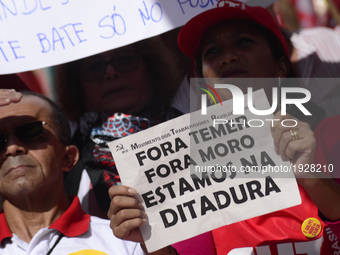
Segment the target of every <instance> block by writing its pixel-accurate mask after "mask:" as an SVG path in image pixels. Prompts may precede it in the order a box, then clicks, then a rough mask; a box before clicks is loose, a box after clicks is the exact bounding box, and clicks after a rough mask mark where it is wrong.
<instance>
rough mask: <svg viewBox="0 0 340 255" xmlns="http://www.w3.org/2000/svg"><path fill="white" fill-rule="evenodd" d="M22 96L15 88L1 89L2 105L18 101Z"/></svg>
mask: <svg viewBox="0 0 340 255" xmlns="http://www.w3.org/2000/svg"><path fill="white" fill-rule="evenodd" d="M21 98H22V94H21V93H20V92H16V91H15V90H14V89H0V106H5V105H8V104H10V103H17V102H19V101H20V100H21Z"/></svg>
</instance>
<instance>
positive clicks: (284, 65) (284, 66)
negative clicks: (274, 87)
mask: <svg viewBox="0 0 340 255" xmlns="http://www.w3.org/2000/svg"><path fill="white" fill-rule="evenodd" d="M289 69H290V65H289V59H288V58H287V57H283V56H282V57H281V58H280V60H279V62H278V66H277V71H276V72H277V74H276V77H281V78H286V77H287V76H288V73H289Z"/></svg>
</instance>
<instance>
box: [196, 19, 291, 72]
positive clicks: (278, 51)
mask: <svg viewBox="0 0 340 255" xmlns="http://www.w3.org/2000/svg"><path fill="white" fill-rule="evenodd" d="M240 21H242V22H247V21H245V20H240ZM252 25H254V26H255V27H256V28H257V29H259V31H260V32H261V33H262V34H263V35H264V37H265V38H266V40H267V43H268V45H269V48H270V51H271V53H272V56H273V58H274V60H276V61H278V60H279V59H280V58H281V57H284V58H285V61H286V62H287V64H288V68H289V72H288V75H287V77H291V78H293V77H296V75H295V72H294V69H293V66H292V63H291V61H290V59H289V57H288V56H287V54H286V52H285V50H284V48H283V46H282V45H281V43H280V41H279V39H278V38H277V37H276V36H275V35H274V34H273V33H272V32H270V31H269V30H268V29H266V28H264V27H262V26H260V25H258V24H254V23H252ZM202 38H203V37H202ZM195 61H196V72H197V75H198V76H199V77H203V74H202V49H201V48H200V49H199V51H198V54H197V56H196V59H195Z"/></svg>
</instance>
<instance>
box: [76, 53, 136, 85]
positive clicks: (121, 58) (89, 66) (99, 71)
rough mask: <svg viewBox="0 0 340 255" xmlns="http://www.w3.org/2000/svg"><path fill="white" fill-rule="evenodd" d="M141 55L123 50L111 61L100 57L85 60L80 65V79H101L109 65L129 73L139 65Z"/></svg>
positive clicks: (91, 80) (87, 80) (118, 70)
mask: <svg viewBox="0 0 340 255" xmlns="http://www.w3.org/2000/svg"><path fill="white" fill-rule="evenodd" d="M139 63H140V55H139V54H138V53H137V52H136V51H131V50H121V51H118V52H117V53H115V54H114V55H113V56H112V57H111V59H110V60H109V61H104V60H101V59H98V58H90V59H86V60H83V61H82V63H81V66H80V79H81V80H82V81H86V82H94V81H98V80H101V79H102V78H103V77H104V76H105V73H106V69H107V65H111V66H113V68H114V69H115V70H116V71H117V72H120V73H129V72H132V71H135V70H136V69H137V68H138V67H139Z"/></svg>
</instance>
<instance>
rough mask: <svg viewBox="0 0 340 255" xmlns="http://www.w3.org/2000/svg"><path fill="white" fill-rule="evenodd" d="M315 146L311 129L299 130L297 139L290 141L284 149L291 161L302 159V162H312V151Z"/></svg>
mask: <svg viewBox="0 0 340 255" xmlns="http://www.w3.org/2000/svg"><path fill="white" fill-rule="evenodd" d="M315 147H316V139H315V136H314V133H313V131H311V130H300V133H299V140H296V141H291V142H290V143H289V145H288V147H287V149H286V155H287V156H288V157H289V158H290V159H291V160H292V162H293V163H296V162H297V161H302V160H303V162H301V163H303V164H308V163H312V161H313V158H314V151H315Z"/></svg>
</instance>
